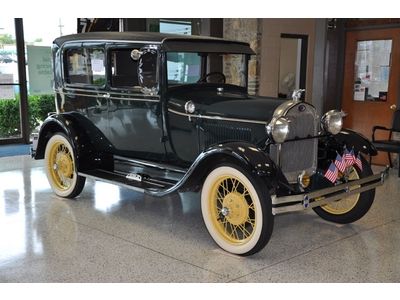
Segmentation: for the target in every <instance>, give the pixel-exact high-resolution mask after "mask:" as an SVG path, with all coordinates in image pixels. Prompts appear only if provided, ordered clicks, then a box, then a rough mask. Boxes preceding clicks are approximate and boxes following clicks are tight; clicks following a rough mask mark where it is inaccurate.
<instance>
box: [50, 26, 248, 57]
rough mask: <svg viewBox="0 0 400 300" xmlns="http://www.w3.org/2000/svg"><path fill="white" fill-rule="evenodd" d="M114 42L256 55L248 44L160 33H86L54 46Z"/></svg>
mask: <svg viewBox="0 0 400 300" xmlns="http://www.w3.org/2000/svg"><path fill="white" fill-rule="evenodd" d="M80 41H82V42H85V41H112V42H119V41H121V42H123V41H126V42H135V41H137V42H143V43H149V44H151V43H153V44H161V47H162V48H163V49H164V50H165V51H178V50H180V51H204V52H225V51H226V52H236V53H246V54H254V52H253V50H251V48H250V46H249V44H248V43H245V42H238V41H232V40H226V39H221V38H215V37H208V36H195V35H178V34H167V33H158V32H110V31H108V32H85V33H78V34H71V35H65V36H61V37H59V38H57V39H55V40H54V42H53V43H54V44H56V45H58V46H59V47H61V46H62V45H63V44H65V43H68V42H80Z"/></svg>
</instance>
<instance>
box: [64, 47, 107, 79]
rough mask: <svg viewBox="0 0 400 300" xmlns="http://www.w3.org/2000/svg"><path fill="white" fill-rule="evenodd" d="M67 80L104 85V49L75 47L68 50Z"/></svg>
mask: <svg viewBox="0 0 400 300" xmlns="http://www.w3.org/2000/svg"><path fill="white" fill-rule="evenodd" d="M66 82H67V83H71V84H88V85H96V86H102V85H104V84H105V82H106V72H105V67H104V50H103V49H99V48H73V49H68V50H67V55H66Z"/></svg>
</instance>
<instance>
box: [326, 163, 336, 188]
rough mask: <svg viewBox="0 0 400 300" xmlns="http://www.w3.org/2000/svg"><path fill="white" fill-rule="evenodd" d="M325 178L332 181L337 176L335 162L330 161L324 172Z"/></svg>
mask: <svg viewBox="0 0 400 300" xmlns="http://www.w3.org/2000/svg"><path fill="white" fill-rule="evenodd" d="M324 176H325V178H326V179H328V180H329V181H330V182H332V183H334V182H335V181H336V179H337V177H338V169H337V168H336V166H335V164H334V163H333V162H332V163H331V165H330V166H329V168H328V170H326V172H325V175H324Z"/></svg>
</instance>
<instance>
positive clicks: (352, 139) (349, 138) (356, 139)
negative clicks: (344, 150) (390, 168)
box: [334, 128, 378, 156]
mask: <svg viewBox="0 0 400 300" xmlns="http://www.w3.org/2000/svg"><path fill="white" fill-rule="evenodd" d="M334 139H335V140H336V141H337V142H338V143H340V144H342V145H343V146H344V145H346V146H347V147H348V148H353V147H354V149H356V150H357V151H361V152H362V153H364V154H367V155H372V156H375V155H377V154H378V151H377V150H376V148H375V146H374V145H373V144H372V143H371V142H370V140H368V138H366V137H365V136H363V135H362V134H360V133H357V132H355V131H353V130H350V129H347V128H346V129H343V130H342V131H341V132H339V133H338V134H337V135H335V136H334Z"/></svg>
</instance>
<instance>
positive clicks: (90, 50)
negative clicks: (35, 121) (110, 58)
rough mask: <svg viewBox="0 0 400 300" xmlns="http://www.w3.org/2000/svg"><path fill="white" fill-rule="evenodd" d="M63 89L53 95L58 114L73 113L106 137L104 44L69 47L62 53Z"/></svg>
mask: <svg viewBox="0 0 400 300" xmlns="http://www.w3.org/2000/svg"><path fill="white" fill-rule="evenodd" d="M62 57H63V71H64V85H63V87H62V88H60V89H58V90H57V91H56V93H57V98H58V101H57V102H58V103H59V104H58V105H59V109H60V111H61V112H74V113H75V112H77V113H79V114H80V117H81V116H83V117H85V118H86V119H87V120H89V122H90V123H92V124H93V125H94V126H93V128H97V129H99V130H100V131H101V133H102V134H103V135H104V136H106V137H107V136H108V111H107V110H108V100H107V99H106V98H105V97H104V95H105V86H106V72H105V50H104V43H83V44H82V43H71V44H68V45H67V46H65V47H64V49H63V56H62Z"/></svg>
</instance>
